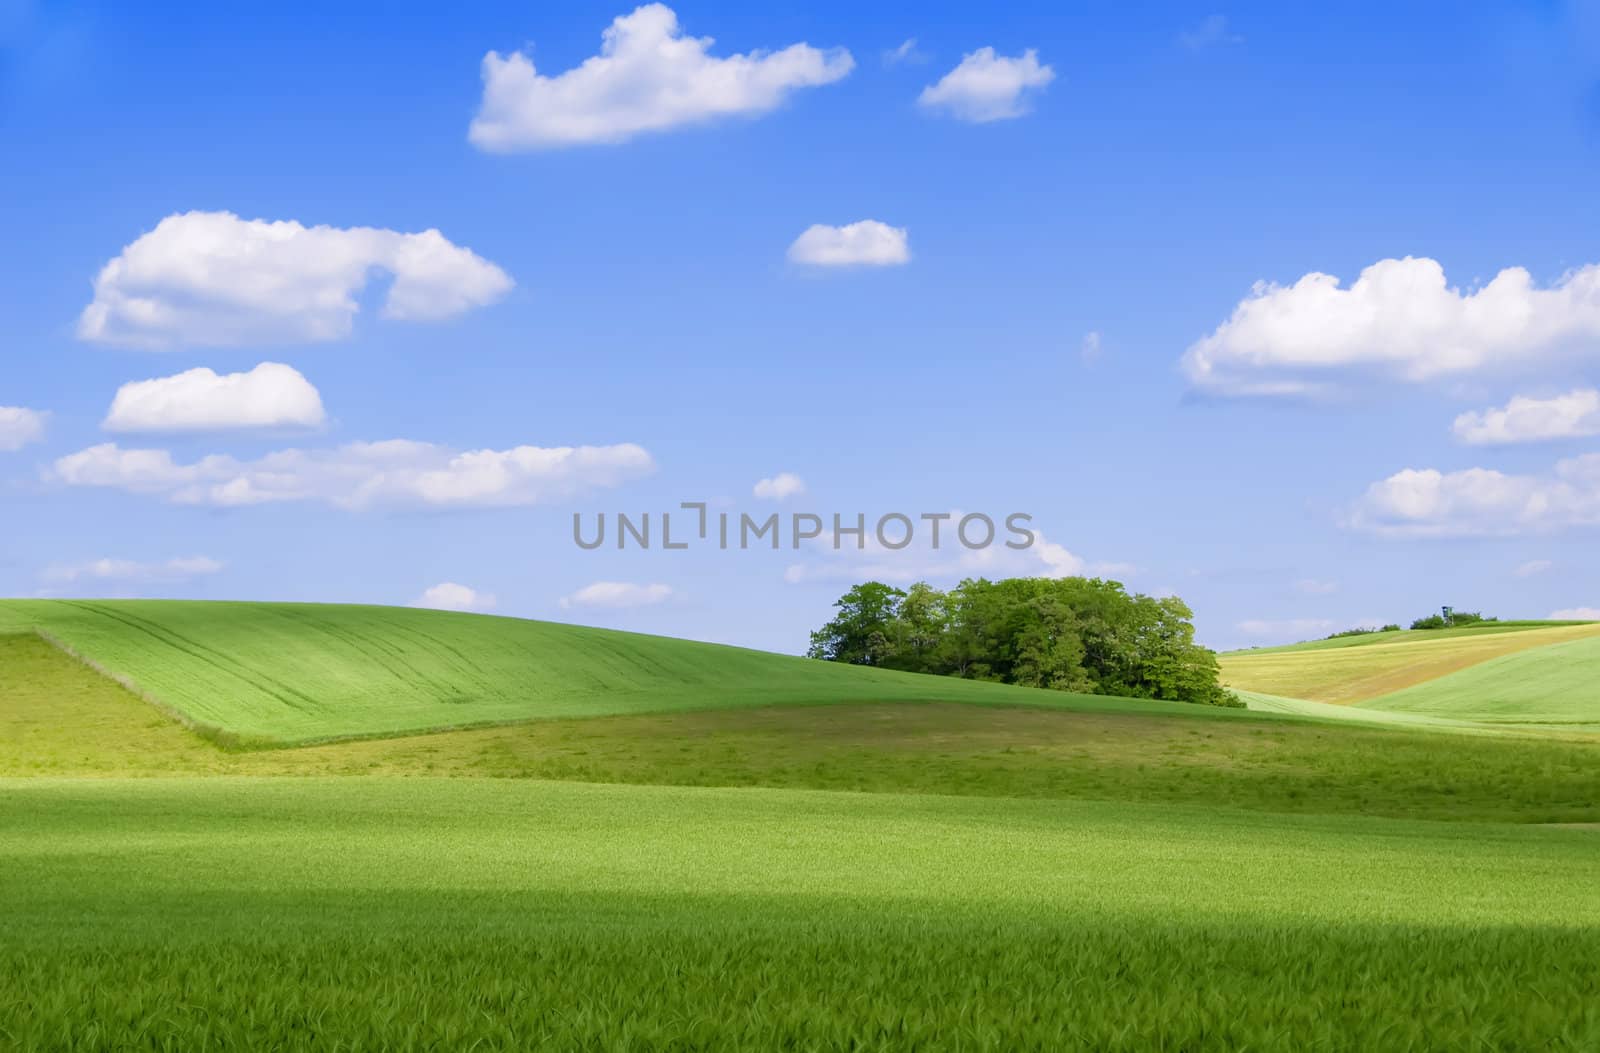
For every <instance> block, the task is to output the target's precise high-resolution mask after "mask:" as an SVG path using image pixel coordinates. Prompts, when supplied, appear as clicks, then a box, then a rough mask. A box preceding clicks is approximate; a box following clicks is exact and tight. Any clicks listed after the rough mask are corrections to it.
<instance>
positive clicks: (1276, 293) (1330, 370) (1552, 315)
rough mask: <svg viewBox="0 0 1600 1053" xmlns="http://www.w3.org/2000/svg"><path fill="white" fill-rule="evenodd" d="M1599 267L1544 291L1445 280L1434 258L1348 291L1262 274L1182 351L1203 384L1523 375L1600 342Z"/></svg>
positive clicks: (1514, 282)
mask: <svg viewBox="0 0 1600 1053" xmlns="http://www.w3.org/2000/svg"><path fill="white" fill-rule="evenodd" d="M1597 338H1600V265H1596V264H1590V265H1588V266H1585V267H1582V268H1580V269H1578V270H1575V271H1571V272H1569V273H1567V274H1566V275H1564V276H1562V277H1561V278H1560V279H1559V280H1558V281H1556V282H1555V283H1553V284H1552V285H1550V286H1548V287H1546V288H1540V287H1538V286H1537V285H1536V284H1535V283H1534V281H1533V278H1532V276H1531V275H1530V274H1529V273H1528V272H1527V271H1526V270H1523V269H1522V268H1520V267H1512V268H1508V269H1506V270H1503V271H1501V272H1500V273H1499V274H1497V275H1496V276H1495V277H1494V279H1493V280H1492V281H1490V282H1489V283H1488V284H1487V285H1484V286H1482V287H1481V288H1478V289H1475V290H1471V291H1463V290H1461V289H1458V288H1454V287H1452V286H1450V285H1449V283H1448V282H1447V281H1446V280H1445V274H1444V268H1443V267H1442V266H1440V265H1439V263H1438V262H1437V261H1435V260H1431V259H1427V258H1424V257H1413V256H1407V257H1406V258H1405V259H1399V260H1396V259H1387V260H1380V261H1379V262H1377V263H1374V264H1373V265H1372V266H1370V267H1368V268H1367V269H1365V270H1364V271H1362V272H1361V276H1360V277H1359V278H1357V279H1356V280H1355V281H1354V282H1353V283H1351V285H1350V286H1349V287H1348V288H1344V287H1341V286H1340V284H1339V279H1338V278H1336V277H1334V276H1333V275H1331V274H1319V273H1311V274H1307V275H1306V276H1304V277H1303V278H1301V279H1300V280H1299V281H1297V282H1295V283H1294V284H1293V285H1289V286H1282V285H1275V284H1271V283H1266V282H1258V283H1257V284H1256V286H1255V289H1254V290H1253V291H1252V293H1251V295H1250V296H1249V297H1247V298H1246V299H1245V300H1243V301H1242V302H1240V304H1239V305H1238V306H1237V307H1236V308H1235V309H1234V312H1233V316H1232V317H1231V318H1229V319H1228V320H1227V321H1226V322H1224V323H1222V325H1221V326H1219V327H1218V328H1217V330H1216V331H1215V332H1214V333H1212V334H1211V335H1210V336H1208V337H1205V338H1204V339H1202V340H1200V341H1198V342H1196V343H1195V344H1194V345H1192V346H1191V347H1190V348H1189V350H1188V351H1187V352H1186V353H1185V354H1184V356H1183V367H1184V370H1185V371H1186V372H1187V373H1188V375H1189V379H1190V380H1191V382H1193V384H1194V385H1195V386H1196V387H1197V388H1200V389H1202V390H1207V391H1212V392H1216V393H1219V394H1228V395H1255V396H1276V395H1315V394H1319V393H1324V392H1327V391H1329V390H1332V389H1336V388H1337V387H1339V386H1340V384H1341V382H1343V381H1346V380H1348V379H1349V378H1350V377H1351V375H1353V374H1355V375H1359V374H1363V373H1365V374H1368V375H1372V376H1376V377H1378V378H1380V379H1387V380H1399V381H1405V382H1408V383H1422V382H1425V381H1431V380H1436V379H1439V378H1445V377H1451V376H1461V375H1465V374H1469V373H1473V372H1477V371H1489V370H1495V371H1505V372H1517V371H1526V370H1527V369H1529V368H1531V367H1532V366H1534V365H1535V364H1537V363H1540V362H1543V361H1549V360H1553V359H1557V358H1560V357H1563V356H1576V355H1581V354H1589V355H1593V354H1594V352H1595V351H1596V350H1597V349H1600V340H1597Z"/></svg>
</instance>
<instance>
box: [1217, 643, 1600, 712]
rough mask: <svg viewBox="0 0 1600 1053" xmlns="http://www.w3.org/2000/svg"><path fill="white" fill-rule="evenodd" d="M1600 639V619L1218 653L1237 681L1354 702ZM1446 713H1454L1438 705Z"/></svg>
mask: <svg viewBox="0 0 1600 1053" xmlns="http://www.w3.org/2000/svg"><path fill="white" fill-rule="evenodd" d="M1578 640H1600V622H1580V623H1576V624H1556V625H1550V624H1543V623H1535V624H1528V625H1518V624H1514V623H1513V624H1509V625H1507V624H1502V625H1499V626H1489V627H1482V628H1480V627H1476V626H1474V627H1470V628H1462V629H1439V630H1429V631H1426V632H1421V631H1419V632H1401V633H1378V634H1374V635H1372V636H1358V637H1345V638H1342V639H1340V640H1323V641H1315V642H1313V643H1311V644H1302V645H1295V646H1293V647H1288V648H1271V649H1265V648H1264V649H1261V650H1256V651H1233V652H1230V653H1228V654H1224V655H1221V656H1219V661H1220V664H1221V666H1222V679H1223V682H1224V683H1225V684H1227V685H1229V686H1230V687H1234V688H1239V689H1242V690H1245V691H1253V692H1260V693H1262V694H1267V695H1277V696H1281V697H1286V698H1296V699H1306V700H1309V701H1312V702H1331V703H1335V704H1340V705H1348V704H1351V703H1357V702H1368V701H1372V700H1375V699H1378V698H1379V697H1381V696H1386V695H1392V694H1393V693H1394V692H1397V691H1400V690H1402V689H1405V688H1409V687H1412V686H1414V685H1418V684H1423V683H1426V682H1428V681H1432V680H1435V679H1438V678H1439V677H1444V676H1448V675H1450V674H1452V673H1458V672H1459V671H1461V670H1464V669H1468V668H1470V667H1472V666H1476V665H1478V664H1479V663H1483V662H1488V661H1490V660H1492V659H1496V658H1500V657H1503V656H1505V655H1511V654H1515V653H1517V652H1522V651H1531V650H1533V649H1535V648H1545V647H1549V646H1550V645H1552V644H1562V643H1568V642H1572V641H1578ZM1438 712H1439V713H1440V715H1448V716H1455V715H1457V714H1455V713H1446V712H1444V711H1442V710H1441V711H1438Z"/></svg>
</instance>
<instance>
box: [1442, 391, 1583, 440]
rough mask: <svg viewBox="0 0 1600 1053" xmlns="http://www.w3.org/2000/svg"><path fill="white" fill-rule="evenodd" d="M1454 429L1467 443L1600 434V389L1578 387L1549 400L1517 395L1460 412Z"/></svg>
mask: <svg viewBox="0 0 1600 1053" xmlns="http://www.w3.org/2000/svg"><path fill="white" fill-rule="evenodd" d="M1453 430H1454V432H1455V437H1456V438H1457V439H1458V440H1460V441H1461V442H1464V443H1466V444H1467V445H1469V446H1503V445H1507V444H1510V443H1516V442H1541V441H1546V440H1550V439H1582V438H1588V437H1589V436H1591V435H1600V391H1596V390H1595V389H1593V388H1580V389H1578V390H1577V391H1569V392H1567V393H1566V394H1565V395H1557V396H1556V397H1555V398H1549V399H1536V398H1528V397H1527V396H1525V395H1518V396H1516V397H1515V398H1513V399H1512V400H1511V401H1510V402H1508V403H1506V404H1505V405H1504V406H1503V407H1499V408H1494V409H1486V410H1479V411H1477V412H1475V413H1463V414H1461V416H1459V417H1457V418H1456V422H1455V427H1454V429H1453Z"/></svg>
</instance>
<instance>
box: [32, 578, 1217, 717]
mask: <svg viewBox="0 0 1600 1053" xmlns="http://www.w3.org/2000/svg"><path fill="white" fill-rule="evenodd" d="M8 632H9V633H13V634H15V633H27V632H37V633H39V634H40V635H42V636H43V637H45V638H46V639H47V640H49V641H51V642H52V643H55V644H57V645H58V646H60V647H62V648H63V649H65V650H68V651H69V652H70V653H72V654H74V655H76V656H78V657H80V658H82V659H83V660H84V661H86V662H88V663H89V664H91V665H92V666H93V667H94V668H96V669H98V670H100V671H102V672H104V673H106V674H108V675H110V676H111V677H113V678H114V679H116V680H118V681H119V682H121V683H123V684H124V685H125V686H127V687H129V688H130V689H131V690H133V691H134V692H136V693H137V694H139V695H141V696H142V697H144V698H145V699H146V700H147V701H150V702H152V703H154V704H156V705H157V706H159V707H161V708H163V709H165V710H166V711H168V712H169V713H170V714H171V715H173V716H175V717H177V718H178V719H179V720H181V721H183V722H184V723H186V724H188V725H189V726H191V727H193V728H195V729H196V730H199V731H201V732H202V733H205V734H207V735H209V736H210V737H213V738H219V739H220V740H221V741H225V742H231V743H245V744H256V745H293V744H304V743H308V742H317V741H327V740H333V739H341V738H358V737H365V736H382V735H397V734H406V733H413V732H419V731H428V730H435V729H441V728H461V727H474V726H482V725H489V724H497V723H512V722H518V721H526V720H536V719H549V718H559V717H595V716H608V715H616V714H630V713H632V714H640V713H659V712H675V711H688V710H706V709H720V708H739V707H749V706H762V705H777V704H822V703H847V702H901V701H947V702H965V703H985V704H1011V705H1043V706H1057V707H1068V708H1075V709H1083V710H1094V711H1114V712H1115V711H1122V712H1128V711H1134V710H1144V711H1148V710H1150V709H1151V707H1155V708H1157V709H1166V710H1175V711H1190V712H1193V711H1196V710H1201V709H1205V710H1208V711H1211V712H1215V713H1220V712H1221V711H1220V710H1212V709H1211V707H1202V706H1185V705H1181V704H1176V703H1160V702H1146V701H1142V700H1130V699H1119V698H1110V697H1106V696H1090V695H1068V694H1064V693H1061V692H1054V691H1039V690H1034V689H1030V688H1021V687H1010V686H1006V685H1002V684H990V683H979V682H976V681H970V680H956V679H951V678H945V677H930V676H918V675H914V674H910V673H896V672H891V671H887V670H877V669H865V668H860V667H854V666H844V665H838V664H834V663H829V662H817V661H812V660H809V659H804V658H795V657H790V656H785V655H776V654H770V653H766V652H762V651H750V650H745V649H742V648H737V647H724V646H720V645H717V644H705V643H696V642H692V641H687V640H677V639H671V638H667V637H659V636H643V635H639V634H635V633H623V632H615V631H611V630H605V629H590V628H584V627H580V626H573V625H560V624H555V623H549V622H536V621H525V620H522V619H517V618H498V617H490V616H487V615H481V614H458V613H451V612H445V611H433V610H419V609H414V608H405V607H365V606H344V605H334V604H293V603H216V602H188V601H176V600H121V601H115V600H93V601H89V600H0V633H8Z"/></svg>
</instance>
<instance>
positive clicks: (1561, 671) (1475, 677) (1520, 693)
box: [1361, 637, 1600, 731]
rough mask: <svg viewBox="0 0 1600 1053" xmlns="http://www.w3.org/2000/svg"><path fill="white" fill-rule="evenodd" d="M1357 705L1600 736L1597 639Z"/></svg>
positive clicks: (1522, 654) (1516, 656)
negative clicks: (1551, 727)
mask: <svg viewBox="0 0 1600 1053" xmlns="http://www.w3.org/2000/svg"><path fill="white" fill-rule="evenodd" d="M1361 705H1363V706H1365V707H1371V708H1376V709H1384V710H1389V711H1393V712H1400V713H1414V714H1420V715H1425V716H1434V715H1444V716H1450V717H1454V718H1459V719H1467V720H1473V721H1478V722H1480V723H1485V724H1530V723H1536V724H1549V725H1569V726H1574V727H1585V728H1590V729H1593V730H1597V731H1600V637H1588V638H1585V639H1580V640H1570V641H1568V642H1566V643H1554V644H1547V645H1545V646H1543V647H1540V648H1538V649H1536V650H1526V651H1517V652H1514V653H1511V654H1505V655H1501V656H1499V657H1497V658H1492V659H1489V660H1487V661H1484V662H1480V663H1478V664H1476V665H1473V666H1470V667H1468V668H1466V669H1463V670H1460V671H1459V672H1455V673H1451V674H1450V675H1448V676H1442V677H1439V678H1438V679H1435V680H1430V681H1428V682H1426V683H1422V684H1417V685H1415V686H1413V687H1408V688H1405V689H1404V690H1400V691H1396V692H1393V693H1391V694H1386V695H1381V696H1379V697H1378V698H1375V699H1371V700H1370V701H1367V702H1363V703H1361Z"/></svg>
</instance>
